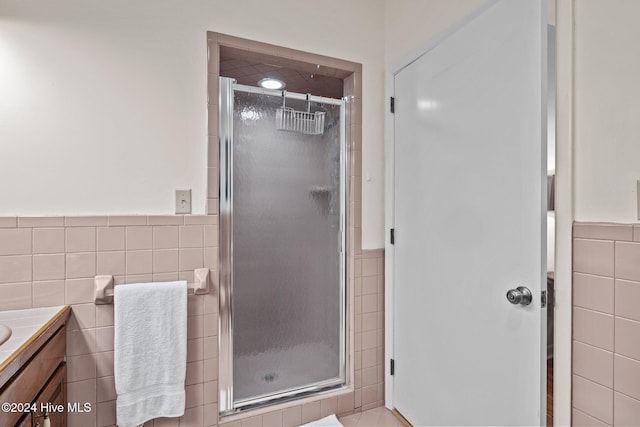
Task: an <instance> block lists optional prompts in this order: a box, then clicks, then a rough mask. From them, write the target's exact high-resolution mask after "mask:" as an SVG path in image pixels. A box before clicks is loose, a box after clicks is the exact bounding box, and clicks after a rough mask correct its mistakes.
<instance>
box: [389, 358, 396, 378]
mask: <svg viewBox="0 0 640 427" xmlns="http://www.w3.org/2000/svg"><path fill="white" fill-rule="evenodd" d="M389 369H390V371H391V375H393V374H395V372H396V364H395V361H394V360H393V359H391V363H390V366H389Z"/></svg>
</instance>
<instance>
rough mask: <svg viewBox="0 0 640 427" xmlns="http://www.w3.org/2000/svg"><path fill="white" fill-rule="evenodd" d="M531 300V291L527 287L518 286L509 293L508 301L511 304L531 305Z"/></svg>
mask: <svg viewBox="0 0 640 427" xmlns="http://www.w3.org/2000/svg"><path fill="white" fill-rule="evenodd" d="M531 300H532V296H531V291H530V290H529V288H527V287H525V286H518V287H517V288H515V289H509V290H508V291H507V301H509V302H510V303H511V304H520V305H529V304H531Z"/></svg>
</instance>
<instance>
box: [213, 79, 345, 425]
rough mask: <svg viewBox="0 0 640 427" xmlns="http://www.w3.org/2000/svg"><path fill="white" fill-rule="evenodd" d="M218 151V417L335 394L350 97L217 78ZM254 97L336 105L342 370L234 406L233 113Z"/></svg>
mask: <svg viewBox="0 0 640 427" xmlns="http://www.w3.org/2000/svg"><path fill="white" fill-rule="evenodd" d="M219 90H220V92H219V94H220V96H219V114H220V120H219V148H220V152H219V155H220V157H219V158H220V184H219V187H220V199H219V200H220V212H219V217H220V228H219V230H220V236H219V239H220V246H219V262H220V271H219V298H220V302H219V309H220V310H219V323H218V336H219V340H220V342H219V344H220V345H219V358H220V367H221V369H220V372H219V375H218V382H219V383H218V384H219V392H220V394H219V411H220V414H221V415H230V414H233V413H237V412H239V411H242V410H246V409H254V408H258V407H263V406H267V405H270V404H272V403H279V402H282V401H286V400H291V399H295V398H298V397H307V396H309V395H310V394H315V393H317V392H322V391H328V390H335V389H336V388H339V387H344V386H346V385H347V384H348V383H349V366H348V360H349V357H348V342H347V338H348V331H349V319H348V313H347V304H348V295H347V283H348V282H347V279H348V278H347V259H348V258H347V257H348V255H349V254H348V252H347V248H348V245H347V243H348V242H347V234H348V233H347V232H346V230H348V228H347V208H348V204H347V203H348V200H349V198H348V192H349V185H348V179H349V170H348V164H349V162H348V155H349V150H348V147H347V137H346V136H347V126H348V123H347V120H346V117H347V108H348V106H349V102H348V101H349V99H348V97H344V98H342V99H334V98H325V97H321V96H314V95H310V94H301V93H294V92H287V91H284V90H270V89H263V88H259V87H254V86H247V85H241V84H238V83H236V81H235V79H232V78H228V77H220V78H219ZM235 91H239V92H245V93H256V94H262V95H269V96H277V97H281V98H283V97H284V98H285V99H293V100H302V101H309V102H316V103H323V104H331V105H338V106H340V230H339V236H340V238H339V247H338V254H339V256H340V301H339V304H340V367H339V374H340V375H339V379H338V380H327V381H322V382H319V383H313V384H310V385H307V386H302V387H298V388H294V389H287V390H284V391H281V392H277V393H274V394H270V395H267V396H258V397H256V398H252V399H245V400H243V401H241V402H239V403H238V404H235V403H234V399H233V312H232V307H233V306H232V299H233V108H234V92H235Z"/></svg>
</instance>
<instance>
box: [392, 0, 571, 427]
mask: <svg viewBox="0 0 640 427" xmlns="http://www.w3.org/2000/svg"><path fill="white" fill-rule="evenodd" d="M498 1H500V0H489V1H488V2H487V3H485V4H484V5H483V6H481V7H480V8H478V9H476V10H475V11H473V12H472V13H471V14H469V15H467V16H465V17H464V18H462V19H461V20H460V21H458V22H457V23H455V24H453V25H452V26H450V27H449V28H447V29H446V30H445V31H443V32H442V33H440V34H438V35H437V36H435V37H434V38H432V39H431V40H428V41H427V42H426V43H424V44H423V45H422V46H420V47H419V48H417V49H415V50H413V51H412V52H410V53H409V54H408V55H406V56H405V57H403V58H402V59H401V60H400V61H398V62H397V63H396V64H394V65H392V66H391V67H389V68H388V69H387V72H386V78H385V99H386V100H388V101H386V102H390V100H391V97H393V96H394V92H395V91H394V79H395V76H396V74H398V73H399V72H400V71H401V70H402V69H404V68H405V67H407V66H408V65H410V64H411V63H413V62H414V61H416V60H417V59H418V58H420V57H421V56H423V55H424V54H426V53H427V52H429V51H430V50H432V49H434V48H435V47H436V46H438V45H439V44H440V43H442V42H443V41H444V40H445V39H446V38H448V37H449V36H451V35H452V34H453V33H455V32H457V31H458V30H460V29H461V28H462V27H464V26H465V25H467V24H468V23H470V22H471V21H473V20H474V19H475V18H476V17H478V16H479V15H481V14H482V13H484V12H485V11H486V10H488V9H489V8H491V7H493V6H494V5H495V4H496V3H497V2H498ZM558 3H560V4H559V5H557V6H556V8H557V10H558V15H559V16H558V17H557V19H556V25H557V46H558V47H557V49H556V55H557V57H558V61H557V62H556V64H557V65H556V67H557V68H558V71H557V73H556V81H557V86H556V90H557V95H556V99H557V101H556V102H557V104H558V105H557V107H556V115H557V119H556V127H557V132H556V153H557V154H556V171H558V170H562V172H564V173H561V174H560V176H559V177H557V178H556V179H557V181H556V185H557V189H556V198H558V199H559V198H562V199H563V200H564V203H560V204H556V231H555V234H556V243H555V245H556V251H555V258H556V262H555V265H556V269H558V266H559V265H561V266H562V264H561V263H564V264H565V266H564V267H561V268H560V271H559V272H556V295H558V294H559V296H560V298H562V300H561V301H560V302H561V304H556V307H555V330H556V331H558V332H560V333H556V334H555V342H554V366H555V367H557V368H556V369H554V371H557V370H558V368H561V373H560V374H559V375H556V372H554V405H553V406H554V423H555V420H557V421H558V422H559V425H565V424H569V422H570V417H571V375H570V372H571V307H570V306H571V276H570V273H569V276H568V278H567V277H566V276H567V273H566V272H565V271H564V270H565V269H566V270H568V271H570V269H571V246H570V239H571V223H572V221H573V209H572V206H573V199H572V197H573V192H572V188H573V185H572V178H571V146H572V136H571V135H572V134H571V114H569V115H568V116H567V115H566V114H565V115H563V114H562V113H561V112H560V110H562V109H563V108H564V110H563V111H567V110H568V111H569V112H570V111H571V110H572V109H571V107H572V99H571V96H564V97H563V92H561V91H562V90H563V89H565V90H566V89H567V86H568V87H569V88H571V78H572V71H573V70H572V60H571V61H569V62H570V64H567V63H566V62H560V61H561V58H562V55H563V53H565V52H566V49H567V48H571V45H572V39H571V37H570V36H568V34H569V35H570V34H572V33H571V31H572V30H571V29H572V22H571V20H572V17H573V13H572V12H573V0H571V4H570V5H569V9H570V10H568V11H567V10H565V9H564V8H565V7H566V6H567V5H566V4H564V3H563V2H558ZM552 4H553V3H552ZM561 8H562V10H560V9H561ZM561 21H564V22H561ZM567 21H569V22H567ZM567 39H568V43H569V45H568V47H567ZM569 57H571V58H572V55H569ZM567 70H568V71H567ZM567 75H569V79H568V80H569V84H568V85H567ZM561 83H562V84H561ZM394 144H395V141H394V117H393V114H392V112H391V109H390V105H387V106H385V319H384V325H385V337H384V342H385V355H384V361H385V375H384V377H385V402H384V405H385V407H386V408H387V409H390V410H393V409H394V405H393V386H394V377H393V376H392V375H391V360H392V359H393V357H394V352H393V349H394V336H393V331H394V299H393V293H394V287H395V284H394V279H393V278H394V264H395V248H394V245H392V244H391V239H390V237H391V229H393V228H394V226H395V212H394V204H395V194H394V188H395V182H394V164H395V152H394ZM556 173H557V172H556ZM558 217H560V218H558ZM567 236H568V237H567ZM567 240H568V241H569V243H567ZM558 261H560V262H558ZM558 273H560V274H558ZM558 276H560V277H558ZM558 279H559V280H558ZM558 282H560V283H558ZM559 284H560V291H559V292H558V288H559V286H558V285H559ZM565 298H568V308H567V302H566V299H565ZM567 331H568V332H567ZM567 343H568V344H567ZM556 416H557V418H556ZM542 419H544V417H542V416H541V420H542Z"/></svg>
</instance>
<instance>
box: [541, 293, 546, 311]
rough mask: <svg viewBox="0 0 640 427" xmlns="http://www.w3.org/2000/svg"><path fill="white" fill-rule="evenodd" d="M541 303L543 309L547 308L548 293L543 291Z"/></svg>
mask: <svg viewBox="0 0 640 427" xmlns="http://www.w3.org/2000/svg"><path fill="white" fill-rule="evenodd" d="M540 303H541V305H542V308H545V307H546V306H547V291H542V295H541V296H540Z"/></svg>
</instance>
